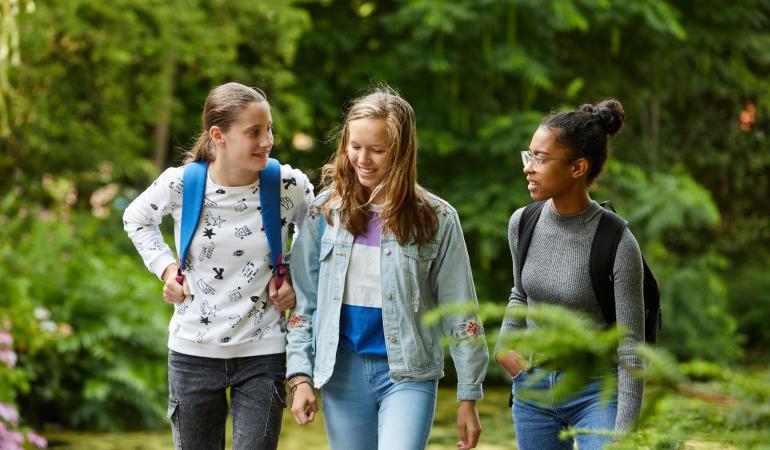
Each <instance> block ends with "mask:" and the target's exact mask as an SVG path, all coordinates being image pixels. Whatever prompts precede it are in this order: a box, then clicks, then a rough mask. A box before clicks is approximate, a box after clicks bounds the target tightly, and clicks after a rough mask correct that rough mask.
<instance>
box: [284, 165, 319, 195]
mask: <svg viewBox="0 0 770 450" xmlns="http://www.w3.org/2000/svg"><path fill="white" fill-rule="evenodd" d="M281 187H282V189H283V190H284V191H286V192H288V193H296V194H298V195H305V194H308V192H306V191H307V190H312V189H313V186H312V185H311V184H310V180H308V177H307V175H305V174H304V173H303V172H302V171H301V170H299V169H295V168H294V167H292V166H291V165H289V164H281Z"/></svg>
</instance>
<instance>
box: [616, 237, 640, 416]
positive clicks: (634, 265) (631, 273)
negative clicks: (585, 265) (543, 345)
mask: <svg viewBox="0 0 770 450" xmlns="http://www.w3.org/2000/svg"><path fill="white" fill-rule="evenodd" d="M613 277H614V280H615V283H614V286H615V317H616V320H617V323H618V325H619V326H622V327H623V328H624V329H625V330H626V336H625V337H624V338H623V340H622V341H621V342H620V344H619V345H618V360H619V361H620V365H619V366H620V367H619V368H618V414H617V417H616V419H615V429H616V430H618V431H628V430H630V429H631V427H632V426H633V423H634V421H635V420H636V418H637V417H638V416H639V411H640V409H641V406H642V396H643V394H644V381H643V380H642V379H640V378H637V377H635V376H634V375H633V374H632V373H631V372H632V371H633V370H634V369H638V368H641V366H642V361H641V359H640V358H639V356H638V355H637V354H636V352H635V348H636V346H637V345H638V344H640V343H642V342H644V298H643V284H644V270H643V268H642V254H641V251H640V250H639V244H638V243H637V242H636V239H635V238H634V236H633V234H632V233H631V231H630V230H629V229H628V228H626V230H625V231H624V233H623V237H622V238H621V240H620V243H619V244H618V251H617V254H616V256H615V266H614V267H613Z"/></svg>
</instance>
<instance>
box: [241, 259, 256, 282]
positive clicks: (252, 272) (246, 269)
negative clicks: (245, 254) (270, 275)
mask: <svg viewBox="0 0 770 450" xmlns="http://www.w3.org/2000/svg"><path fill="white" fill-rule="evenodd" d="M258 272H259V269H258V268H257V266H256V265H255V264H254V263H253V262H251V261H249V262H247V263H246V264H244V265H243V267H241V276H242V277H243V278H245V279H246V282H247V283H251V281H252V280H253V279H254V277H255V276H257V273H258Z"/></svg>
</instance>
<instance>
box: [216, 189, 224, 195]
mask: <svg viewBox="0 0 770 450" xmlns="http://www.w3.org/2000/svg"><path fill="white" fill-rule="evenodd" d="M217 194H225V190H224V189H222V188H219V189H217Z"/></svg>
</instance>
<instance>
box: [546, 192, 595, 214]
mask: <svg viewBox="0 0 770 450" xmlns="http://www.w3.org/2000/svg"><path fill="white" fill-rule="evenodd" d="M551 200H552V201H553V209H554V210H555V211H556V212H557V213H559V214H561V215H562V216H571V215H573V214H577V213H579V212H581V211H585V209H586V208H588V206H589V205H590V204H591V197H590V196H589V195H588V190H587V189H581V190H579V191H575V192H571V193H569V194H566V195H561V196H559V197H553V198H552V199H551Z"/></svg>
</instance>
